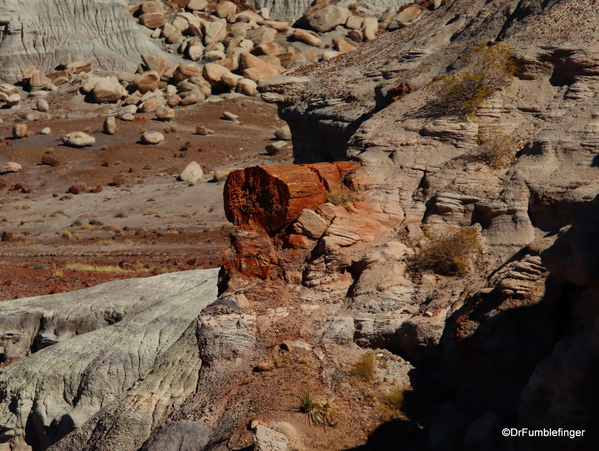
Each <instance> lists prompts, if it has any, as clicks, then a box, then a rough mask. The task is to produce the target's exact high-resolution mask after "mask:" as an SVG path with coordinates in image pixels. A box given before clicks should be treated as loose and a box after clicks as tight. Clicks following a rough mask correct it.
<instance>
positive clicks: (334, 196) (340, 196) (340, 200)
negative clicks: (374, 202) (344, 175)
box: [327, 188, 360, 210]
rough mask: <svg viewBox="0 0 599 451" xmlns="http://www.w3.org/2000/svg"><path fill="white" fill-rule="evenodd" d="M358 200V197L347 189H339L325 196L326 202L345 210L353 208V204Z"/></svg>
mask: <svg viewBox="0 0 599 451" xmlns="http://www.w3.org/2000/svg"><path fill="white" fill-rule="evenodd" d="M358 200H360V196H359V195H358V194H356V193H354V192H352V191H350V190H349V189H347V188H345V189H341V190H338V191H330V192H329V193H328V194H327V202H330V203H332V204H333V205H337V206H342V207H344V208H345V209H346V210H351V209H352V208H353V203H354V202H356V201H358Z"/></svg>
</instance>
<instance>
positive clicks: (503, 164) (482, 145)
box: [458, 131, 519, 169]
mask: <svg viewBox="0 0 599 451" xmlns="http://www.w3.org/2000/svg"><path fill="white" fill-rule="evenodd" d="M518 148H519V143H518V141H516V140H515V139H514V138H512V137H511V136H509V135H506V134H504V133H501V132H499V131H492V132H491V133H489V134H487V135H486V136H485V137H484V138H482V137H479V140H478V147H477V148H476V150H475V151H474V152H472V153H468V154H466V155H463V156H460V157H458V159H460V160H463V161H466V162H469V163H472V162H480V163H483V164H486V165H487V166H489V167H490V168H491V169H504V168H507V167H509V166H511V165H512V164H514V163H515V162H516V153H517V152H518Z"/></svg>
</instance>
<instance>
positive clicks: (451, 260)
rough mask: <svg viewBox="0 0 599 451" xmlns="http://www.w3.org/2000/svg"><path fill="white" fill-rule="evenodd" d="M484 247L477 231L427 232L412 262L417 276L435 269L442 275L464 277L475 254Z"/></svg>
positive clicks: (464, 229)
mask: <svg viewBox="0 0 599 451" xmlns="http://www.w3.org/2000/svg"><path fill="white" fill-rule="evenodd" d="M480 250H481V248H480V245H479V243H478V234H477V233H476V231H475V230H473V229H470V228H467V227H461V228H458V229H456V230H450V231H447V232H432V231H425V233H424V240H423V241H422V242H421V244H420V249H419V250H418V252H417V253H416V254H415V255H414V256H413V257H412V258H411V260H410V261H409V269H410V271H411V272H412V273H413V274H414V275H418V274H422V273H423V272H434V273H436V274H440V275H442V276H456V277H463V276H464V275H466V273H467V272H468V270H469V269H470V262H471V261H472V259H473V256H474V254H476V253H479V252H480Z"/></svg>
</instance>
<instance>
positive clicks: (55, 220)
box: [0, 94, 292, 300]
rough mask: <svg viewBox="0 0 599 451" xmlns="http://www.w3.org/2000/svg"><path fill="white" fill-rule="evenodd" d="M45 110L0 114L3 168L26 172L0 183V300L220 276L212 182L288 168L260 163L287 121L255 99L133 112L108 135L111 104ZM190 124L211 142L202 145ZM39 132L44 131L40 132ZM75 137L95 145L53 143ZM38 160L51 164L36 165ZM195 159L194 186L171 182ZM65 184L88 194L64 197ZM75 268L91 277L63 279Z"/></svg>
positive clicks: (217, 186) (58, 100)
mask: <svg viewBox="0 0 599 451" xmlns="http://www.w3.org/2000/svg"><path fill="white" fill-rule="evenodd" d="M48 102H49V103H50V105H51V109H50V112H48V113H40V112H37V111H35V110H33V109H32V105H33V103H34V101H33V100H32V99H27V100H25V101H23V102H22V103H21V104H19V105H17V106H15V107H13V108H11V109H4V110H0V119H2V122H1V123H0V137H3V138H4V141H2V142H0V146H1V147H0V166H4V165H5V164H6V163H7V162H8V161H15V162H17V163H20V164H21V165H22V166H23V170H22V171H21V172H19V173H7V174H2V175H0V235H2V234H3V233H4V232H6V234H4V238H3V239H4V240H5V241H1V242H0V288H1V289H0V300H6V299H13V298H19V297H25V296H33V295H40V294H48V293H52V292H57V291H67V290H75V289H81V288H85V287H88V286H92V285H95V284H98V283H102V282H105V281H108V280H112V279H116V278H124V277H143V276H148V275H152V274H157V273H160V272H165V271H169V272H170V271H179V270H186V269H195V268H211V267H217V266H219V265H220V254H221V252H222V249H223V248H224V247H225V246H227V244H228V239H227V236H228V232H229V231H230V228H231V225H230V224H229V223H228V222H227V220H226V218H225V216H224V212H223V207H222V186H223V185H222V184H223V182H222V181H221V182H218V183H215V182H212V181H211V179H212V176H211V175H210V174H209V172H210V171H214V170H216V169H226V168H241V167H247V166H253V165H256V164H289V163H291V161H292V158H291V155H290V154H288V153H287V154H279V155H276V156H270V155H267V154H266V153H265V151H264V147H265V145H267V144H268V143H269V142H270V140H272V139H274V136H273V132H274V131H275V130H276V129H277V128H278V127H280V126H281V125H283V122H282V121H280V120H279V119H278V118H277V114H276V108H275V107H274V106H272V105H269V104H266V103H264V102H262V101H260V100H259V99H255V98H248V97H243V98H235V99H229V100H225V101H221V102H214V103H213V102H207V103H203V104H201V105H192V106H188V107H183V108H178V109H177V110H176V117H175V119H174V120H173V121H172V122H166V123H165V122H161V121H158V120H156V119H155V118H154V114H153V113H141V114H137V115H136V119H135V120H134V121H131V122H125V121H120V120H118V119H117V127H118V132H117V134H116V135H113V136H110V135H106V134H104V133H103V132H102V125H103V122H104V119H105V118H106V117H107V116H110V115H115V113H116V112H117V111H118V108H117V107H116V106H115V105H97V104H94V103H90V102H86V101H85V99H84V97H83V96H81V95H77V94H72V95H63V96H59V97H55V98H49V99H48ZM224 111H230V112H232V113H234V114H237V115H239V123H236V122H233V121H227V120H224V119H223V118H222V115H223V112H224ZM16 122H25V123H27V126H28V130H29V131H30V132H32V133H33V134H32V136H29V137H27V138H22V139H13V138H12V127H13V125H14V123H16ZM198 126H202V127H206V128H209V129H212V130H213V131H214V134H211V135H198V134H196V133H195V130H196V127H198ZM44 127H50V128H51V129H52V133H51V134H50V135H47V136H43V135H40V134H38V132H39V131H40V130H41V129H43V128H44ZM145 130H156V131H165V130H167V131H168V133H164V136H165V138H166V139H165V142H163V143H161V144H159V145H155V146H153V145H144V144H141V143H140V142H139V139H140V136H141V133H142V132H143V131H145ZM72 131H85V132H87V133H89V134H90V135H92V136H94V137H95V138H96V144H95V145H94V146H92V147H86V148H83V149H77V148H72V147H67V146H65V145H64V144H63V143H62V141H61V139H60V137H61V136H62V135H64V134H66V133H69V132H72ZM30 134H31V133H30ZM44 156H50V157H52V158H54V159H56V160H58V161H59V164H58V165H57V166H49V165H44V164H42V158H43V157H44ZM191 161H197V162H198V163H199V164H200V165H201V166H202V168H203V169H204V172H205V173H207V174H206V175H205V176H204V179H202V181H201V182H198V183H196V184H194V186H192V185H189V184H187V183H184V182H180V181H177V180H176V178H177V176H178V175H179V173H180V172H181V171H182V170H183V169H184V168H185V167H186V166H187V164H189V163H190V162H191ZM115 182H117V183H115ZM73 185H80V186H83V187H85V188H86V190H85V191H84V192H82V193H80V194H74V195H73V194H71V195H69V194H67V191H68V190H69V188H70V187H71V186H73ZM90 190H91V191H92V192H90ZM93 191H98V192H93ZM77 263H79V264H86V265H90V266H92V268H89V267H87V268H85V270H81V267H82V266H81V265H79V267H78V268H77V269H70V268H73V267H75V266H74V265H75V264H77Z"/></svg>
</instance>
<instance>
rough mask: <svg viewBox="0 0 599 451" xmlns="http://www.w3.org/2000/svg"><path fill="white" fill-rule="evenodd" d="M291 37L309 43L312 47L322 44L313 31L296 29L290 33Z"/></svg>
mask: <svg viewBox="0 0 599 451" xmlns="http://www.w3.org/2000/svg"><path fill="white" fill-rule="evenodd" d="M291 37H292V38H293V39H297V40H298V41H301V42H303V43H304V44H308V45H311V46H314V47H320V46H322V41H321V39H320V38H319V37H318V36H317V35H316V33H313V32H310V31H307V30H300V29H296V30H294V31H293V34H292V35H291Z"/></svg>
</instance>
